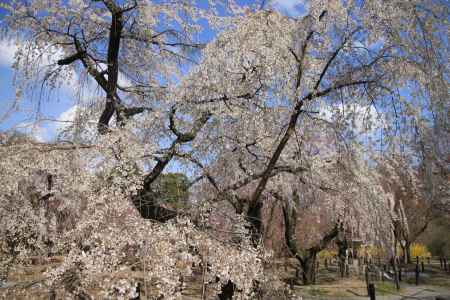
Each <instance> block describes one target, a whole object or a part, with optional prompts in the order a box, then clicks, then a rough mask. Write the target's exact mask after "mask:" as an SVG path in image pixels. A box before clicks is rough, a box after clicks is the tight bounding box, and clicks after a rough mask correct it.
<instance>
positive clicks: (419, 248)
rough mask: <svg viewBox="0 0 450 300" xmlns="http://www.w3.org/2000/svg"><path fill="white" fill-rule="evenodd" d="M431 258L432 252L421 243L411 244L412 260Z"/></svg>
mask: <svg viewBox="0 0 450 300" xmlns="http://www.w3.org/2000/svg"><path fill="white" fill-rule="evenodd" d="M417 256H418V257H421V258H424V257H431V253H430V251H428V248H427V246H425V245H424V244H420V243H412V244H411V258H414V257H417Z"/></svg>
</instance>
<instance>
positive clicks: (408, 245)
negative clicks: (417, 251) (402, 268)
mask: <svg viewBox="0 0 450 300" xmlns="http://www.w3.org/2000/svg"><path fill="white" fill-rule="evenodd" d="M405 256H406V257H405V259H406V263H407V264H410V263H411V262H412V260H411V242H410V241H406V244H405Z"/></svg>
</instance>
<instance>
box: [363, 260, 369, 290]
mask: <svg viewBox="0 0 450 300" xmlns="http://www.w3.org/2000/svg"><path fill="white" fill-rule="evenodd" d="M364 276H365V278H366V286H367V295H369V293H370V291H369V269H368V268H367V265H365V274H364Z"/></svg>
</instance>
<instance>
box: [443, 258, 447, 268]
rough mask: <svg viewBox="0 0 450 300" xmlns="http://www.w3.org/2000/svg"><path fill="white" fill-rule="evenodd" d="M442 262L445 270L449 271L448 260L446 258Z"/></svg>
mask: <svg viewBox="0 0 450 300" xmlns="http://www.w3.org/2000/svg"><path fill="white" fill-rule="evenodd" d="M442 261H443V263H444V270H445V271H447V259H446V258H445V257H444V258H442Z"/></svg>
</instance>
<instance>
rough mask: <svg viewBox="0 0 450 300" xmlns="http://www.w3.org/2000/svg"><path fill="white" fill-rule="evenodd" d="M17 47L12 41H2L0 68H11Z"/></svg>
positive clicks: (0, 45)
mask: <svg viewBox="0 0 450 300" xmlns="http://www.w3.org/2000/svg"><path fill="white" fill-rule="evenodd" d="M16 50H17V46H16V44H15V43H14V41H12V40H7V39H0V66H6V67H11V65H12V64H13V62H14V54H15V53H16Z"/></svg>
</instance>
